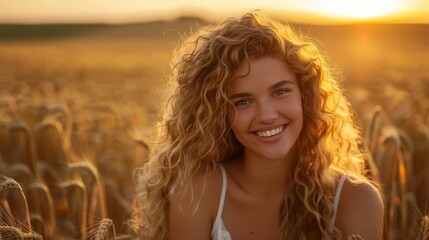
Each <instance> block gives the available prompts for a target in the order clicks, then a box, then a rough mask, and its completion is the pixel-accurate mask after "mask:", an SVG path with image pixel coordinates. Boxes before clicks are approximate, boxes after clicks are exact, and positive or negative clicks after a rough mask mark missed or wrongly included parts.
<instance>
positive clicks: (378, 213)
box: [335, 177, 384, 240]
mask: <svg viewBox="0 0 429 240" xmlns="http://www.w3.org/2000/svg"><path fill="white" fill-rule="evenodd" d="M383 214H384V206H383V199H382V196H381V194H380V192H379V190H378V189H377V188H376V187H375V186H374V185H372V184H371V183H370V182H369V181H366V180H355V179H353V178H350V177H348V178H347V179H346V181H345V182H344V185H343V189H342V192H341V195H340V202H339V205H338V210H337V221H336V223H335V226H337V227H338V228H339V229H340V230H341V231H342V233H343V237H345V238H347V237H348V236H350V235H353V234H359V235H360V236H361V237H362V238H364V239H366V240H371V239H382V238H383V219H384V216H383Z"/></svg>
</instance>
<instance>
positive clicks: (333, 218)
mask: <svg viewBox="0 0 429 240" xmlns="http://www.w3.org/2000/svg"><path fill="white" fill-rule="evenodd" d="M346 178H347V175H343V176H341V179H340V181H339V182H338V186H337V191H336V192H335V198H334V215H333V216H332V218H331V223H330V224H329V231H330V232H332V231H334V224H335V218H336V216H337V208H338V203H339V201H340V195H341V190H342V189H343V185H344V181H345V180H346Z"/></svg>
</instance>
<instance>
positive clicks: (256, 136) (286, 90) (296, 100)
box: [227, 56, 303, 160]
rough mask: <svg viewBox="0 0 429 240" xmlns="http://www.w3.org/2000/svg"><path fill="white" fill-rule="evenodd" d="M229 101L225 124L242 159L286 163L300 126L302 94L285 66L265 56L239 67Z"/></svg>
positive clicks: (301, 122) (234, 76)
mask: <svg viewBox="0 0 429 240" xmlns="http://www.w3.org/2000/svg"><path fill="white" fill-rule="evenodd" d="M249 67H250V72H249ZM248 72H249V74H247V75H246V73H248ZM229 99H230V101H231V102H232V103H233V105H230V106H229V107H228V114H227V116H228V121H229V123H230V124H231V126H232V131H233V133H234V135H235V137H236V138H237V140H238V141H239V142H240V143H241V144H242V145H243V146H244V151H245V155H246V156H252V157H258V158H263V159H267V160H281V159H285V158H286V157H287V156H288V153H289V152H291V149H292V148H293V146H294V145H295V142H296V141H297V139H298V136H299V134H300V132H301V129H302V125H303V112H302V105H301V92H300V89H299V86H298V83H297V79H296V76H295V74H294V73H292V72H291V71H290V70H289V69H288V66H287V65H286V63H284V62H283V61H281V60H279V59H276V58H272V57H267V56H265V57H260V58H256V59H250V61H249V63H247V62H244V63H242V64H241V66H240V67H239V68H238V69H237V70H236V71H235V72H234V74H233V79H232V81H231V92H230V93H229Z"/></svg>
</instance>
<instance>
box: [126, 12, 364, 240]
mask: <svg viewBox="0 0 429 240" xmlns="http://www.w3.org/2000/svg"><path fill="white" fill-rule="evenodd" d="M261 56H271V57H275V58H277V59H280V60H282V61H284V62H285V63H287V64H288V65H289V66H290V70H291V71H293V72H294V73H295V74H296V76H297V79H298V84H299V88H300V90H301V95H302V106H303V114H304V123H303V128H302V131H301V135H300V137H299V139H298V140H297V142H296V145H297V148H298V152H299V153H300V154H299V156H297V157H298V160H297V161H296V162H295V163H294V166H293V168H292V169H291V174H292V182H291V183H290V186H289V187H288V189H287V194H286V195H287V197H285V199H284V202H283V205H282V210H281V222H280V223H279V225H280V228H281V229H280V232H281V239H285V238H286V236H287V238H289V239H305V238H306V236H308V233H309V232H310V233H312V234H313V235H317V236H319V237H320V238H323V239H331V238H341V233H340V231H339V230H338V229H336V228H334V231H333V232H330V231H329V229H328V228H329V222H330V219H331V217H332V216H333V214H334V207H333V195H334V191H335V186H336V182H337V180H338V175H339V174H344V173H347V174H353V175H355V176H357V177H358V178H362V179H364V177H363V176H364V172H363V171H364V155H363V153H362V151H361V150H360V149H359V145H360V140H361V136H360V133H359V131H358V129H357V127H356V126H355V125H354V123H353V114H352V109H351V106H350V103H349V102H348V100H347V98H346V97H345V94H344V92H343V90H342V88H341V86H340V83H339V81H338V77H336V76H335V74H334V71H332V69H331V67H330V66H329V65H328V64H327V62H326V60H325V59H326V57H325V56H324V54H322V52H321V51H320V50H319V48H318V47H317V46H316V44H315V43H314V41H312V40H311V39H309V38H308V37H306V36H305V35H302V34H300V33H299V32H297V31H295V30H293V29H292V27H291V26H289V25H286V24H282V23H279V22H276V21H274V20H272V19H270V18H268V17H266V16H264V15H263V14H261V13H259V12H253V13H247V14H245V15H243V16H242V17H240V18H231V19H228V20H226V21H224V22H223V23H220V24H217V25H208V26H205V27H203V28H202V29H200V30H199V31H198V32H196V33H195V34H194V35H193V36H191V37H190V38H188V40H186V41H185V42H184V43H183V44H182V46H181V48H179V49H177V52H176V57H175V58H173V64H172V66H173V70H172V75H171V80H172V81H174V84H175V86H174V87H175V92H174V93H173V94H172V96H171V98H170V99H169V102H168V106H169V111H168V114H167V118H166V120H165V124H164V125H163V126H162V127H163V130H164V133H165V134H164V135H163V141H162V143H161V144H160V145H159V148H158V149H157V151H156V155H155V156H153V157H152V158H151V160H150V161H149V162H148V163H147V164H146V165H145V166H144V167H143V168H141V169H138V171H137V175H138V178H139V181H138V187H137V195H136V198H135V204H134V212H133V218H132V219H131V220H130V226H131V227H132V228H133V229H134V230H135V231H136V232H137V233H138V234H139V235H140V236H141V237H143V238H144V239H167V238H168V214H169V196H170V194H172V193H173V192H174V191H175V190H177V189H183V187H184V186H186V185H187V184H188V183H189V181H191V180H190V179H192V178H193V176H194V175H195V174H196V173H197V172H198V171H200V172H201V171H205V172H206V174H207V175H209V174H210V173H212V172H214V169H216V167H217V166H218V165H219V164H221V163H222V162H224V161H228V159H231V157H233V156H235V155H238V154H240V153H242V146H241V145H240V143H239V142H238V141H237V140H236V139H235V137H234V135H233V133H232V131H231V126H230V125H229V123H228V121H227V106H228V104H230V103H229V101H228V89H229V84H230V80H231V77H232V74H233V73H234V71H235V70H236V69H237V68H238V66H239V65H240V64H242V63H243V62H244V61H248V60H249V59H250V58H256V57H261ZM196 207H197V206H196ZM314 226H318V228H314Z"/></svg>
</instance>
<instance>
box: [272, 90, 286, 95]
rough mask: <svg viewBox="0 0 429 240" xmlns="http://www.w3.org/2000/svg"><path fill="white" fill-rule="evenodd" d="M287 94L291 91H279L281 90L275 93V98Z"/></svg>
mask: <svg viewBox="0 0 429 240" xmlns="http://www.w3.org/2000/svg"><path fill="white" fill-rule="evenodd" d="M287 92H289V90H286V89H279V90H276V91H274V96H280V95H284V94H286V93H287Z"/></svg>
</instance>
